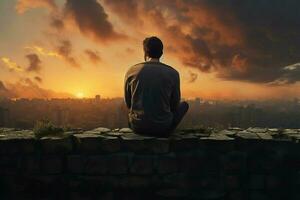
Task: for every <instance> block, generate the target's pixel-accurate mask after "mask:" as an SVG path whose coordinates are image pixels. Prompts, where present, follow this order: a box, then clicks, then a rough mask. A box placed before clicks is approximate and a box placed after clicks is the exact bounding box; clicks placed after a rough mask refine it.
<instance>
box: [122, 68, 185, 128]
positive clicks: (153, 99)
mask: <svg viewBox="0 0 300 200" xmlns="http://www.w3.org/2000/svg"><path fill="white" fill-rule="evenodd" d="M125 101H126V104H127V106H128V108H129V109H130V113H129V120H130V122H131V123H132V124H133V126H135V127H134V128H135V129H137V130H141V131H142V132H145V130H149V131H150V130H152V131H153V130H156V129H159V130H162V131H164V130H167V129H168V128H169V127H170V125H171V124H172V120H173V112H174V111H175V109H176V108H177V106H178V104H179V102H180V82H179V74H178V72H177V71H176V70H175V69H173V68H172V67H170V66H168V65H165V64H162V63H160V62H144V63H140V64H137V65H135V66H133V67H131V68H130V69H129V70H128V72H127V74H126V77H125Z"/></svg>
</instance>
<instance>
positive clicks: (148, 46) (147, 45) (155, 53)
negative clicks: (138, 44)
mask: <svg viewBox="0 0 300 200" xmlns="http://www.w3.org/2000/svg"><path fill="white" fill-rule="evenodd" d="M143 46H144V52H145V59H146V57H147V56H148V57H150V58H160V57H161V56H162V54H163V48H164V45H163V43H162V41H161V40H160V39H159V38H158V37H155V36H153V37H148V38H145V39H144V41H143Z"/></svg>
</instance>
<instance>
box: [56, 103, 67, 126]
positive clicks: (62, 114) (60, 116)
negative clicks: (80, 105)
mask: <svg viewBox="0 0 300 200" xmlns="http://www.w3.org/2000/svg"><path fill="white" fill-rule="evenodd" d="M69 113H70V110H69V109H67V108H59V107H57V108H56V109H55V110H54V120H53V123H54V124H55V125H57V126H67V125H68V124H69Z"/></svg>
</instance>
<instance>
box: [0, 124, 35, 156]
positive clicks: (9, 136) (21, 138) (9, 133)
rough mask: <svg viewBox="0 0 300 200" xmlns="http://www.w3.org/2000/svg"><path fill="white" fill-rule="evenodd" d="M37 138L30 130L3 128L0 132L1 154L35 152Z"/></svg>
mask: <svg viewBox="0 0 300 200" xmlns="http://www.w3.org/2000/svg"><path fill="white" fill-rule="evenodd" d="M35 144H36V140H35V138H34V135H33V132H32V131H29V130H22V131H20V130H18V131H16V130H15V129H3V131H2V132H1V133H0V154H3V155H12V154H31V153H34V152H35Z"/></svg>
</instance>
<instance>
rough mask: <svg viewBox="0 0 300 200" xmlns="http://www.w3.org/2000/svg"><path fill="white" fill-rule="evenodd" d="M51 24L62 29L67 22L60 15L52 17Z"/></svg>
mask: <svg viewBox="0 0 300 200" xmlns="http://www.w3.org/2000/svg"><path fill="white" fill-rule="evenodd" d="M50 26H51V27H53V28H55V29H57V30H59V31H61V30H63V29H64V27H65V24H64V21H63V20H62V19H61V18H59V17H52V18H51V21H50Z"/></svg>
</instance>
